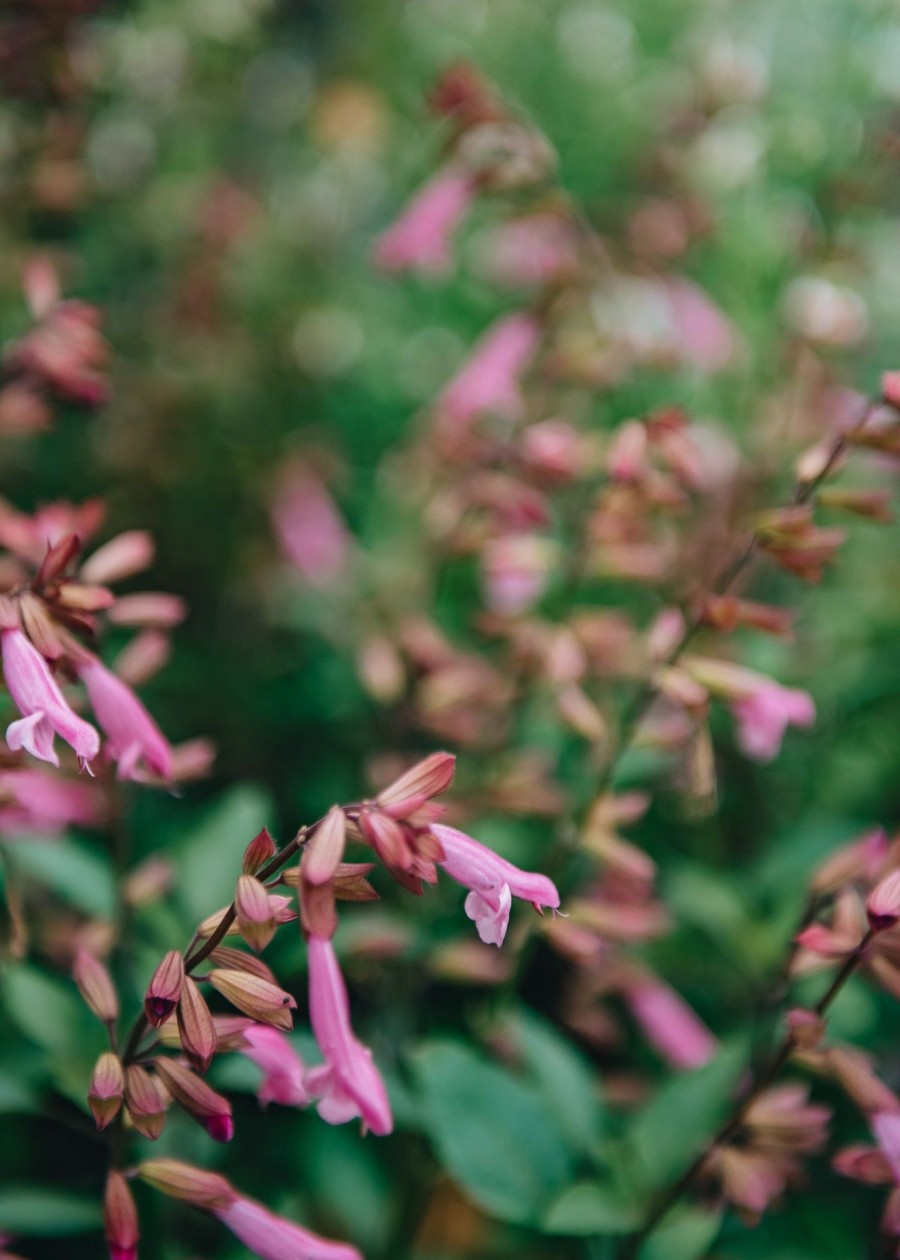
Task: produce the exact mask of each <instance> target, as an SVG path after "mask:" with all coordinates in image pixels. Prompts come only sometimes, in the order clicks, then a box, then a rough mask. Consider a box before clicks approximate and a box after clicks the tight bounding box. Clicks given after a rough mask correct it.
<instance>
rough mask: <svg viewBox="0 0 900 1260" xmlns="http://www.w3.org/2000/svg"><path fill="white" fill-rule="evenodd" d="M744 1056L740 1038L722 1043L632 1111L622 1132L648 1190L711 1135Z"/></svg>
mask: <svg viewBox="0 0 900 1260" xmlns="http://www.w3.org/2000/svg"><path fill="white" fill-rule="evenodd" d="M746 1060H747V1047H746V1045H745V1044H744V1042H743V1041H739V1042H733V1043H731V1044H729V1045H725V1046H723V1047H722V1049H721V1050H720V1051H719V1053H718V1054H717V1055H716V1056H715V1058H714V1059H712V1060H711V1061H710V1062H709V1063H707V1064H706V1065H705V1066H704V1067H702V1068H698V1069H697V1070H696V1071H695V1072H688V1073H685V1074H684V1075H683V1076H678V1077H676V1078H675V1079H674V1080H672V1081H670V1082H669V1084H667V1085H664V1086H663V1088H662V1089H661V1090H660V1091H659V1093H658V1094H657V1095H656V1097H655V1098H654V1099H653V1101H652V1102H651V1103H650V1104H649V1105H648V1106H647V1107H645V1108H644V1110H643V1111H642V1112H641V1113H640V1115H638V1117H637V1119H636V1120H635V1121H634V1123H633V1124H632V1126H631V1130H630V1133H629V1135H628V1136H629V1138H630V1141H631V1142H632V1143H633V1145H634V1148H635V1155H636V1160H637V1165H638V1167H639V1168H640V1170H641V1174H642V1180H643V1181H644V1184H645V1185H646V1187H647V1188H648V1189H652V1188H654V1187H656V1186H660V1185H663V1184H665V1183H666V1182H667V1181H670V1180H671V1179H673V1178H674V1177H676V1176H678V1174H679V1173H680V1172H682V1171H683V1170H684V1169H685V1168H686V1167H687V1165H688V1164H689V1163H690V1161H691V1159H693V1158H694V1156H696V1155H697V1154H698V1153H699V1152H700V1150H701V1149H702V1147H703V1145H704V1143H705V1142H706V1141H708V1140H709V1138H711V1137H712V1136H713V1134H714V1133H715V1130H716V1127H717V1125H719V1124H720V1123H721V1122H722V1120H723V1119H724V1118H725V1112H726V1109H727V1105H728V1100H729V1098H730V1097H731V1094H732V1092H733V1090H734V1087H735V1085H736V1084H737V1081H738V1079H739V1077H740V1074H741V1071H742V1070H743V1068H744V1067H745V1065H746Z"/></svg>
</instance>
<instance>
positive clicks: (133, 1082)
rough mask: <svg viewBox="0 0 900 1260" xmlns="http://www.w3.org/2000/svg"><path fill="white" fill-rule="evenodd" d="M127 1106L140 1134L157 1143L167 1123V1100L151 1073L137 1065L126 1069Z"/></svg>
mask: <svg viewBox="0 0 900 1260" xmlns="http://www.w3.org/2000/svg"><path fill="white" fill-rule="evenodd" d="M125 1106H126V1108H127V1110H128V1115H129V1116H130V1118H131V1122H132V1124H133V1125H134V1127H135V1128H136V1129H137V1131H138V1133H142V1134H143V1135H144V1137H146V1138H150V1140H151V1142H155V1141H156V1139H157V1138H158V1137H159V1135H160V1134H161V1133H162V1129H163V1124H164V1122H165V1110H166V1104H165V1099H164V1098H163V1095H162V1094H161V1093H160V1089H159V1086H158V1085H157V1083H156V1081H155V1080H154V1079H153V1077H152V1076H151V1075H150V1073H149V1072H147V1071H145V1070H144V1069H143V1068H142V1067H138V1066H137V1065H136V1064H133V1065H132V1066H131V1067H127V1068H126V1069H125Z"/></svg>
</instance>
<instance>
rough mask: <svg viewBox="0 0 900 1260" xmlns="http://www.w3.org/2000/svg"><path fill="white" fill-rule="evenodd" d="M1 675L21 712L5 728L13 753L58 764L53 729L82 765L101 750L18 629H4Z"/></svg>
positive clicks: (95, 734)
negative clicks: (25, 753)
mask: <svg viewBox="0 0 900 1260" xmlns="http://www.w3.org/2000/svg"><path fill="white" fill-rule="evenodd" d="M2 638H3V649H2V650H3V677H4V679H5V681H6V686H7V689H8V691H9V694H10V695H11V696H12V698H13V701H14V702H15V705H16V708H17V709H18V710H19V712H20V713H21V714H22V715H23V716H22V717H21V718H19V720H18V721H16V722H12V723H10V725H9V726H8V727H7V728H6V742H7V744H8V745H9V747H10V748H11V749H12V750H13V751H14V752H15V751H18V749H20V748H25V749H26V750H27V751H28V752H30V753H31V755H32V756H33V757H38V758H40V760H41V761H49V762H50V763H51V765H54V766H58V765H59V758H58V757H57V755H56V752H55V750H54V747H53V736H54V732H55V733H56V734H57V735H61V736H62V738H63V739H64V740H65V741H66V743H67V744H71V745H72V747H73V748H74V749H75V752H76V753H77V754H78V758H79V760H80V761H81V762H82V764H84V763H86V762H88V761H93V759H94V758H95V757H96V756H97V754H98V752H99V751H100V736H99V735H98V734H97V732H96V731H95V730H94V728H93V726H91V724H90V723H89V722H85V720H84V718H80V717H79V716H78V715H77V714H76V713H73V712H72V710H71V709H70V708H69V706H68V704H67V703H66V701H65V698H64V697H63V694H62V692H61V691H60V689H59V686H58V685H57V682H56V680H55V679H54V677H53V675H52V674H51V673H50V669H49V666H48V665H47V662H46V661H45V660H44V658H43V656H41V654H40V652H39V651H38V650H37V648H36V647H34V645H33V644H32V643H31V642H30V641H29V639H27V638H26V636H25V635H24V634H23V633H22V631H21V630H15V629H5V630H3V632H2Z"/></svg>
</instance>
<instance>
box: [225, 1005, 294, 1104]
mask: <svg viewBox="0 0 900 1260" xmlns="http://www.w3.org/2000/svg"><path fill="white" fill-rule="evenodd" d="M244 1041H245V1042H246V1043H247V1044H246V1045H244V1046H241V1053H242V1054H245V1055H246V1056H247V1058H248V1059H251V1060H252V1061H253V1062H254V1063H255V1064H256V1066H257V1067H259V1068H262V1070H263V1073H264V1075H263V1079H262V1082H261V1083H260V1086H259V1089H258V1090H257V1091H256V1096H257V1098H258V1099H259V1101H260V1102H261V1103H263V1104H265V1103H270V1102H274V1103H280V1104H281V1106H283V1107H303V1106H305V1105H306V1103H308V1102H309V1101H310V1096H309V1094H308V1093H307V1091H306V1088H305V1086H304V1084H303V1076H304V1072H305V1071H306V1068H305V1066H304V1064H303V1061H302V1059H301V1058H300V1056H299V1055H298V1054H297V1051H296V1050H295V1049H294V1047H293V1046H292V1045H291V1043H290V1041H289V1040H288V1039H287V1037H285V1035H284V1033H281V1032H279V1031H278V1029H277V1028H269V1027H268V1026H267V1025H265V1024H256V1025H254V1026H253V1027H252V1028H248V1029H247V1030H246V1032H245V1033H244Z"/></svg>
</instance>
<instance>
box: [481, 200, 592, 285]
mask: <svg viewBox="0 0 900 1260" xmlns="http://www.w3.org/2000/svg"><path fill="white" fill-rule="evenodd" d="M482 254H483V261H482V268H483V270H484V271H485V273H486V274H487V275H488V277H489V278H490V279H491V280H492V281H493V282H494V283H495V284H500V285H505V286H508V287H511V288H513V287H518V286H519V285H523V286H532V285H539V284H547V283H550V282H551V281H553V280H556V279H558V278H559V277H561V276H566V275H569V274H571V272H572V271H574V269H575V268H576V267H577V265H578V241H577V238H576V234H575V231H574V229H573V227H572V224H571V223H569V222H567V221H566V220H565V219H563V218H562V217H561V216H560V215H557V214H529V215H526V216H524V217H523V218H520V219H511V220H510V221H509V222H508V223H503V224H501V225H500V226H499V227H497V228H495V229H494V231H493V232H491V233H490V235H489V236H488V238H487V239H486V241H485V243H484V249H483V250H482Z"/></svg>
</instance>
